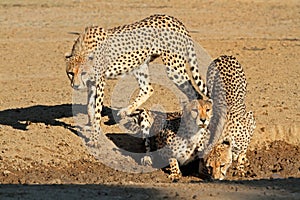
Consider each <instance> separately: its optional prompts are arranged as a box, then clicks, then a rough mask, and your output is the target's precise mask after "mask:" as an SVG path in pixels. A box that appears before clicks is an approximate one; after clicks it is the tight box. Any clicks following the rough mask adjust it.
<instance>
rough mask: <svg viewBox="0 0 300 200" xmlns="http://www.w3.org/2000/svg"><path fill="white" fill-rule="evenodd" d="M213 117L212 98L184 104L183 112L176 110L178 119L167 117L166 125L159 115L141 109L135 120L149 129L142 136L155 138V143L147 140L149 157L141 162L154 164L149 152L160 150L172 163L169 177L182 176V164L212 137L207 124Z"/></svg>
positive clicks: (197, 152)
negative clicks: (179, 112)
mask: <svg viewBox="0 0 300 200" xmlns="http://www.w3.org/2000/svg"><path fill="white" fill-rule="evenodd" d="M211 117H212V101H211V100H210V99H207V100H204V99H199V100H192V101H191V102H189V103H187V104H186V105H185V106H184V108H183V111H182V114H178V112H177V118H173V119H172V120H164V122H163V123H164V124H163V126H161V121H163V120H162V119H161V118H162V117H161V116H160V115H157V114H156V115H155V113H153V112H150V111H148V110H145V109H144V110H142V111H141V112H140V113H139V114H138V119H137V120H136V121H138V123H139V126H140V127H141V131H142V132H143V131H144V132H148V133H144V134H143V135H151V136H153V137H154V142H153V143H152V144H150V143H148V142H147V140H146V142H145V145H146V156H144V157H143V158H142V160H141V161H142V164H143V165H152V158H151V154H150V151H151V150H152V151H158V154H159V155H160V156H161V157H162V158H163V159H164V160H167V161H168V162H169V165H170V175H169V178H170V179H171V180H172V181H176V180H178V179H180V177H181V171H180V166H182V165H186V164H188V163H190V162H191V161H193V160H195V159H196V158H197V157H198V156H199V154H201V153H202V152H203V151H204V149H205V148H206V147H207V143H208V141H209V137H210V134H209V130H208V125H209V122H210V119H211ZM168 118H169V117H168ZM169 119H170V118H169ZM149 132H151V133H152V134H151V133H149Z"/></svg>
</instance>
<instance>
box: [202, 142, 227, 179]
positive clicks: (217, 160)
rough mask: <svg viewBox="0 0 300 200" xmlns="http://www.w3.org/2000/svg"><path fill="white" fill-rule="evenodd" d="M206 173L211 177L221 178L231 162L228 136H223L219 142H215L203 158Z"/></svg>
mask: <svg viewBox="0 0 300 200" xmlns="http://www.w3.org/2000/svg"><path fill="white" fill-rule="evenodd" d="M205 163H206V164H205V165H206V169H207V171H208V174H209V175H210V176H211V178H213V179H218V180H223V179H225V177H226V172H227V170H228V168H229V167H230V166H231V164H232V142H231V139H230V138H225V139H224V140H222V142H221V143H217V144H216V145H215V146H214V147H213V149H212V150H211V151H210V153H209V154H208V155H207V156H206V159H205Z"/></svg>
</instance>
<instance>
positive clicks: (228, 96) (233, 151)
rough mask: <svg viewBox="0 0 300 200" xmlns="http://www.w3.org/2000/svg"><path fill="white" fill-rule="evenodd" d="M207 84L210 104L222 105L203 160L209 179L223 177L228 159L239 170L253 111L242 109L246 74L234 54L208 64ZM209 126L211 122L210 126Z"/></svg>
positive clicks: (251, 129)
mask: <svg viewBox="0 0 300 200" xmlns="http://www.w3.org/2000/svg"><path fill="white" fill-rule="evenodd" d="M207 86H208V91H209V93H210V94H211V96H212V99H213V102H214V105H215V104H216V105H217V107H222V106H223V107H225V121H224V122H225V123H224V126H223V130H222V131H221V133H220V137H219V139H218V140H217V141H216V142H215V143H214V146H213V147H212V149H211V150H210V152H209V153H208V154H207V155H206V156H205V157H206V158H205V163H206V167H207V168H208V170H209V172H210V174H211V175H212V178H215V179H224V178H225V176H226V171H227V169H228V168H229V167H230V166H231V163H232V161H238V165H239V169H240V170H241V171H242V170H243V166H244V164H245V162H246V151H247V148H248V145H249V143H250V139H251V137H252V135H253V132H254V129H255V126H256V123H255V119H254V116H253V113H252V112H251V111H249V112H247V111H246V105H245V96H246V86H247V82H246V77H245V73H244V70H243V68H242V66H241V65H240V63H239V62H238V61H237V59H236V58H235V57H233V56H221V57H219V58H217V59H215V60H214V61H213V62H212V63H211V65H210V66H209V68H208V72H207ZM213 110H214V111H215V110H218V109H216V108H215V107H214V108H213ZM214 115H215V112H214ZM213 126H214V122H213V121H212V122H211V125H210V127H213ZM210 131H216V130H210ZM200 167H201V166H200ZM201 168H202V167H201ZM200 170H201V169H200Z"/></svg>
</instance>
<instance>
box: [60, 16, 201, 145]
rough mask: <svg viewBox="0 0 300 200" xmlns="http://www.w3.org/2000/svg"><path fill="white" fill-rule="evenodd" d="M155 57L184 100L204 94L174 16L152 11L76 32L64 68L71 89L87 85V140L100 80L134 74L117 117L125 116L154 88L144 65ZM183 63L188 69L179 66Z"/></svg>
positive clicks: (98, 107)
mask: <svg viewBox="0 0 300 200" xmlns="http://www.w3.org/2000/svg"><path fill="white" fill-rule="evenodd" d="M157 57H161V59H162V61H163V63H164V65H165V66H166V68H165V69H166V73H167V75H168V77H169V78H170V79H171V80H172V81H173V82H174V83H175V85H176V86H177V87H178V88H179V89H180V90H181V91H183V92H184V93H185V94H186V95H187V97H188V98H189V99H190V100H191V99H195V98H200V99H201V98H202V97H203V96H205V95H206V94H207V88H206V85H205V80H203V79H202V78H201V76H200V73H199V70H198V61H197V56H196V53H195V49H194V43H193V40H192V38H191V37H190V35H189V32H188V30H187V29H186V28H185V26H184V25H183V23H182V22H180V21H179V20H178V19H176V18H174V17H171V16H167V15H161V14H156V15H152V16H149V17H147V18H145V19H143V20H141V21H138V22H135V23H132V24H128V25H124V26H119V27H115V28H111V29H107V30H105V29H103V28H101V27H99V26H90V27H87V28H85V31H84V32H83V33H82V34H79V37H78V38H77V39H76V40H75V43H74V45H73V48H72V51H71V53H68V54H66V55H65V61H66V72H67V75H68V77H69V79H70V81H71V86H72V87H73V88H74V89H75V90H81V89H86V88H87V90H88V117H89V123H88V124H92V126H93V129H94V135H93V137H92V138H91V140H96V138H95V137H97V135H98V134H101V127H100V121H101V111H102V105H103V99H104V86H105V80H106V79H108V78H116V77H119V76H121V75H124V74H128V73H131V74H133V75H134V76H135V78H136V79H137V82H138V84H139V88H140V91H139V94H138V96H137V97H136V99H135V100H134V101H133V102H132V103H131V104H130V105H129V106H128V107H126V108H123V109H121V110H120V111H119V113H118V115H120V116H121V117H125V116H128V115H130V114H131V113H133V112H134V111H135V110H136V109H137V108H138V107H139V106H140V105H141V104H143V103H144V102H145V101H146V100H147V99H148V98H149V97H150V96H151V95H152V94H153V92H154V91H153V87H152V86H151V83H150V77H149V72H148V67H149V63H150V62H152V61H153V60H154V59H156V58H157ZM187 63H188V64H189V66H190V68H186V67H185V65H186V64H187ZM187 69H189V70H190V71H191V74H192V79H191V78H190V77H189V76H188V73H187ZM192 81H193V82H192ZM193 83H194V85H195V86H193Z"/></svg>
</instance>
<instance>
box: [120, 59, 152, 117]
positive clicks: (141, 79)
mask: <svg viewBox="0 0 300 200" xmlns="http://www.w3.org/2000/svg"><path fill="white" fill-rule="evenodd" d="M150 58H151V57H149V58H147V59H146V61H145V62H144V63H143V64H142V65H140V66H139V67H138V68H137V69H135V70H134V71H133V75H134V76H135V78H136V80H137V81H138V84H139V87H140V91H139V94H138V97H137V98H136V99H135V100H134V102H132V103H131V104H130V105H129V106H128V107H126V108H123V109H121V110H120V111H119V112H118V116H120V117H121V118H125V117H126V116H129V115H131V114H132V113H133V112H134V111H135V110H136V109H137V108H138V107H139V106H141V105H142V104H143V103H144V102H146V101H147V99H148V98H149V97H150V96H151V95H152V94H153V87H152V86H151V83H150V78H149V62H150Z"/></svg>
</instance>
